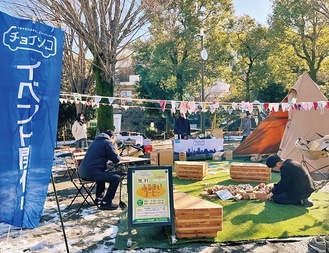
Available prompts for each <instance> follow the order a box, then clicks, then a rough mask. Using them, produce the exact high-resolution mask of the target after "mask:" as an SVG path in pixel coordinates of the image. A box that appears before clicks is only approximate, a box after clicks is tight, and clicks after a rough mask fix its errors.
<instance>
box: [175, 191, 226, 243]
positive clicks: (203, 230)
mask: <svg viewBox="0 0 329 253" xmlns="http://www.w3.org/2000/svg"><path fill="white" fill-rule="evenodd" d="M174 211H175V230H176V236H177V238H201V237H206V238H214V237H216V236H217V233H218V231H222V229H223V207H222V206H221V205H218V204H215V203H212V202H210V201H207V200H203V199H200V198H197V197H194V196H191V195H188V194H186V193H183V192H179V191H174Z"/></svg>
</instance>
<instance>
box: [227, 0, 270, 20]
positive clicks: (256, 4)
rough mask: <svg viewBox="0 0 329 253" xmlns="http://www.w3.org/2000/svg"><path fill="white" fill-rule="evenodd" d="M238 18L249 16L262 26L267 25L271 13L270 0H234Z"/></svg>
mask: <svg viewBox="0 0 329 253" xmlns="http://www.w3.org/2000/svg"><path fill="white" fill-rule="evenodd" d="M233 4H234V6H235V14H236V15H237V16H242V15H246V14H247V15H249V16H251V17H252V18H254V19H255V20H256V21H257V22H259V23H261V24H262V25H266V19H267V15H268V14H269V13H270V12H271V2H270V0H233Z"/></svg>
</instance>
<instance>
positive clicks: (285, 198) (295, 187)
mask: <svg viewBox="0 0 329 253" xmlns="http://www.w3.org/2000/svg"><path fill="white" fill-rule="evenodd" d="M266 165H267V167H270V168H272V170H273V171H274V172H275V171H277V172H281V180H280V181H279V182H278V183H277V184H274V187H273V189H272V192H271V193H270V194H269V195H268V196H267V199H268V200H272V201H273V202H275V203H279V204H288V205H289V204H293V205H303V206H305V207H311V206H313V203H312V202H311V201H310V200H308V198H309V197H310V196H311V194H312V193H313V192H314V191H315V185H314V181H313V179H312V177H311V175H310V173H309V172H308V170H307V169H306V168H305V167H304V166H303V165H302V164H300V163H298V162H296V161H294V160H292V159H287V160H282V159H281V157H280V156H278V155H271V156H269V157H268V158H267V160H266Z"/></svg>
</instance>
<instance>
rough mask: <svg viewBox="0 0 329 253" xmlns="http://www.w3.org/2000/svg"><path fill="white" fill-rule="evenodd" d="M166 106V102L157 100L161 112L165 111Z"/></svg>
mask: <svg viewBox="0 0 329 253" xmlns="http://www.w3.org/2000/svg"><path fill="white" fill-rule="evenodd" d="M166 104H167V101H166V100H159V105H160V107H161V110H162V111H163V112H164V111H165V110H166Z"/></svg>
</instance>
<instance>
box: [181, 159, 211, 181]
mask: <svg viewBox="0 0 329 253" xmlns="http://www.w3.org/2000/svg"><path fill="white" fill-rule="evenodd" d="M175 172H176V176H177V177H178V178H179V179H189V180H203V179H204V178H205V177H206V175H207V173H208V163H207V162H192V161H189V162H188V161H176V162H175Z"/></svg>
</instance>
